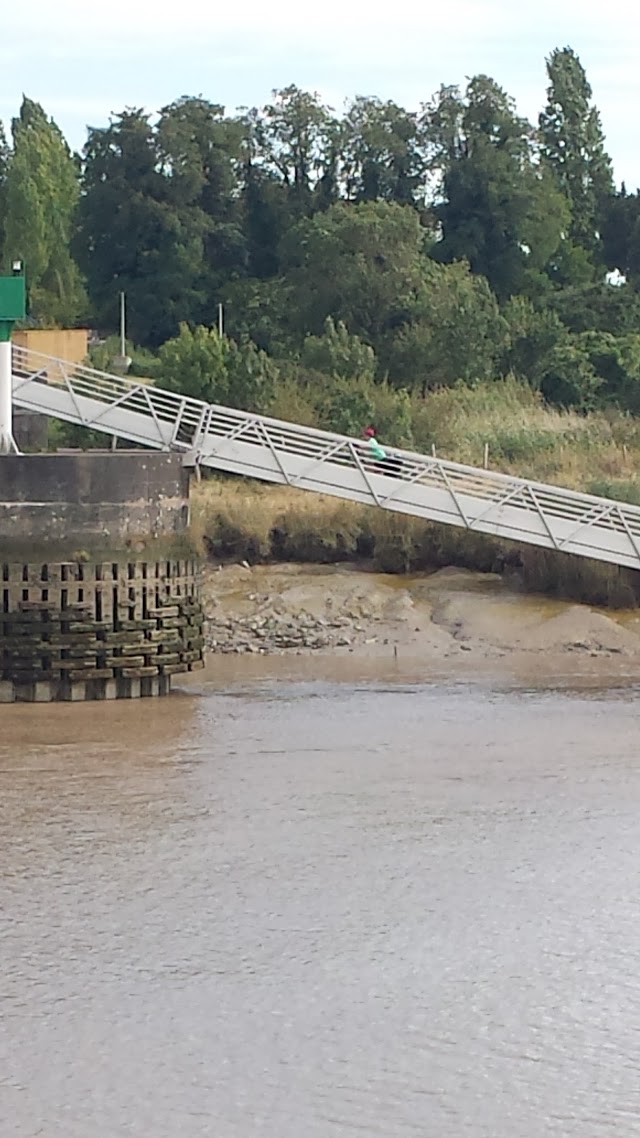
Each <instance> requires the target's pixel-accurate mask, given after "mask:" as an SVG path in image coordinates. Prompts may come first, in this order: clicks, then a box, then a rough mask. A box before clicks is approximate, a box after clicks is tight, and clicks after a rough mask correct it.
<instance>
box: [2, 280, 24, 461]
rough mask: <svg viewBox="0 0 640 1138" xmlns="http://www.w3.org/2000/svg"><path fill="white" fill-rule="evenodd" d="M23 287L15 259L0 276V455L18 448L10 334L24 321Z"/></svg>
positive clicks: (10, 452) (13, 451)
mask: <svg viewBox="0 0 640 1138" xmlns="http://www.w3.org/2000/svg"><path fill="white" fill-rule="evenodd" d="M25 314H26V290H25V283H24V276H23V273H22V262H20V261H14V264H13V272H12V275H11V276H10V277H7V276H3V277H0V454H12V453H15V452H16V451H17V449H18V448H17V446H16V444H15V442H14V438H13V395H12V379H11V370H12V369H11V336H12V334H13V326H14V324H15V323H16V320H24V317H25Z"/></svg>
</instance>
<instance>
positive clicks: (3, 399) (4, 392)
mask: <svg viewBox="0 0 640 1138" xmlns="http://www.w3.org/2000/svg"><path fill="white" fill-rule="evenodd" d="M15 449H16V444H15V443H14V441H13V399H12V395H11V340H0V454H12V453H13V452H14V451H15Z"/></svg>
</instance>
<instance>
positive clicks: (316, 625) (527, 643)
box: [204, 564, 640, 675]
mask: <svg viewBox="0 0 640 1138" xmlns="http://www.w3.org/2000/svg"><path fill="white" fill-rule="evenodd" d="M204 601H205V609H206V612H207V618H208V634H207V641H208V649H209V651H210V653H211V654H212V655H213V656H214V657H219V656H226V657H229V656H231V657H238V656H246V657H274V656H275V657H278V656H279V657H290V658H291V657H322V658H325V659H326V658H331V659H339V658H346V659H351V660H356V661H372V662H374V661H379V662H383V661H385V660H387V661H391V660H400V661H402V662H404V663H408V662H411V661H413V662H416V663H420V664H421V665H425V666H429V667H443V668H444V669H445V670H446V671H449V670H453V671H458V670H459V669H460V668H464V669H467V668H468V667H469V666H472V667H473V668H474V669H476V670H477V669H480V670H487V669H489V670H495V669H496V668H497V669H498V670H500V671H503V670H505V669H507V670H512V669H516V670H525V671H527V670H529V669H530V668H535V669H536V670H540V669H542V670H546V669H549V670H553V669H554V668H555V669H556V670H560V671H564V672H572V671H576V672H577V671H587V672H589V671H593V670H594V669H595V670H597V671H602V672H603V673H604V672H606V673H611V672H615V671H620V670H623V671H625V673H626V674H629V672H634V671H635V669H636V668H637V670H638V675H640V615H638V613H637V612H636V611H632V610H629V611H624V610H622V611H618V612H616V613H611V612H605V611H603V610H600V609H597V608H593V607H589V606H586V605H576V604H571V603H567V602H565V601H561V600H553V599H548V598H545V597H541V596H532V595H527V594H525V593H523V592H522V591H521V590H519V589H518V588H516V587H514V585H513V584H510V583H509V582H507V581H505V579H504V578H503V577H501V576H499V575H498V574H493V573H475V572H471V571H469V570H463V569H455V568H445V569H441V570H439V571H437V572H435V573H432V574H416V575H412V576H410V577H398V576H394V575H391V574H384V573H377V572H371V571H364V570H363V569H362V568H360V567H358V566H354V565H350V564H345V565H333V566H308V565H300V564H278V565H256V566H253V567H252V566H250V565H249V564H244V565H227V566H210V567H209V568H208V569H207V571H206V576H205V585H204Z"/></svg>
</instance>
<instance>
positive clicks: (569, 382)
mask: <svg viewBox="0 0 640 1138" xmlns="http://www.w3.org/2000/svg"><path fill="white" fill-rule="evenodd" d="M548 74H549V90H548V100H547V105H546V107H545V108H544V109H543V111H542V114H541V115H540V118H539V129H538V131H536V130H535V129H534V128H533V127H532V126H531V124H530V123H529V122H527V121H526V120H525V119H523V118H522V117H521V116H520V115H519V113H518V111H517V109H516V106H515V104H514V102H513V100H512V99H511V97H510V96H509V94H508V93H507V92H505V91H504V90H502V89H501V88H500V87H499V86H498V84H497V83H496V82H495V81H494V80H493V79H491V78H490V77H488V76H483V75H477V76H475V77H474V78H472V79H471V80H470V81H469V82H468V83H467V85H466V88H465V89H464V90H461V89H459V88H458V87H455V86H453V87H443V88H441V89H440V91H439V92H438V94H437V95H436V96H435V98H434V99H433V100H432V101H431V102H430V103H429V105H428V106H426V107H423V108H422V110H421V111H420V112H419V113H417V114H416V113H414V112H412V111H408V110H406V109H404V108H403V107H401V106H399V105H398V104H396V103H394V102H392V101H384V100H380V99H377V98H375V97H358V98H356V99H354V100H353V101H352V102H351V103H350V104H349V105H348V106H347V107H346V109H345V111H344V113H343V114H341V115H338V114H336V113H335V112H334V111H333V110H332V109H331V108H329V107H327V106H325V105H324V103H323V102H322V100H321V99H320V97H319V96H318V95H316V94H314V93H312V92H307V91H304V90H302V89H300V88H299V87H297V86H294V85H291V86H288V87H284V88H283V89H281V90H277V91H274V92H273V96H272V98H271V100H270V101H269V102H268V103H267V105H265V106H262V107H256V108H251V109H247V108H245V109H243V110H242V111H241V112H240V113H228V112H227V111H226V110H225V108H224V107H222V106H219V105H218V104H215V103H210V102H209V101H207V100H206V99H203V98H202V97H197V98H191V97H186V96H183V97H181V98H179V99H176V100H175V101H174V102H171V103H169V104H168V105H167V106H165V107H163V108H162V109H161V110H160V112H159V114H158V115H157V116H156V117H155V118H153V119H151V118H150V117H149V116H148V115H147V113H146V112H145V111H143V110H141V109H135V108H134V109H127V110H125V111H123V112H122V113H121V114H119V115H116V116H115V117H114V118H113V119H112V120H111V121H110V122H109V123H108V124H107V125H106V126H102V127H97V128H92V129H91V130H90V131H89V132H88V138H87V143H86V146H85V148H84V152H83V156H82V160H81V161H78V160H76V159H75V158H74V157H72V155H71V154H70V152H69V150H68V147H67V146H66V143H65V141H64V139H63V137H62V135H61V134H60V132H59V130H58V128H57V127H56V126H55V124H54V123H53V122H52V121H51V120H49V119H48V118H47V116H46V115H45V113H44V111H43V110H42V108H40V107H39V106H38V105H37V104H35V103H33V102H31V101H30V100H28V99H25V100H24V102H23V105H22V109H21V111H20V116H19V118H17V119H16V120H15V121H14V124H13V131H12V141H13V145H12V147H10V148H8V147H7V146H6V142H5V140H4V137H3V136H2V134H1V133H0V241H2V254H3V258H4V260H5V262H6V260H7V259H8V258H10V257H13V256H16V257H21V258H24V260H25V261H26V264H27V274H28V283H29V289H30V295H31V314H32V316H35V318H36V320H37V321H39V322H41V323H54V322H59V323H63V322H64V323H75V322H77V321H78V320H79V319H80V318H84V319H86V320H87V321H88V322H90V324H91V326H92V327H94V328H95V329H96V330H97V331H98V332H99V334H100V336H101V337H102V339H103V341H104V342H103V343H102V344H101V345H100V346H99V347H98V348H96V349H93V350H92V355H91V358H92V361H93V362H94V363H95V364H96V365H97V366H98V367H100V368H102V369H104V370H109V369H110V368H112V367H113V360H114V357H115V355H117V354H119V350H120V349H119V343H118V340H117V338H116V337H115V332H116V329H117V325H118V296H119V293H120V291H124V292H125V293H126V296H127V313H128V323H129V331H130V334H131V337H132V341H133V343H132V344H130V345H128V348H127V350H128V354H129V355H130V356H131V357H132V366H131V374H132V375H137V376H139V377H140V378H143V379H146V380H148V381H150V382H156V381H157V382H159V383H162V384H164V385H165V386H167V387H170V388H171V389H173V390H176V391H184V392H185V393H188V394H191V395H194V396H197V397H198V398H201V399H205V400H212V401H214V402H218V403H223V404H225V403H227V404H230V405H232V406H236V407H240V408H247V409H250V410H255V411H265V412H267V413H269V414H271V415H274V416H275V417H283V418H288V419H292V420H294V421H299V422H303V423H309V424H310V425H316V426H326V427H328V428H330V429H334V430H338V431H340V432H345V433H347V434H356V435H359V434H360V432H361V430H362V427H363V426H364V425H365V423H367V422H374V423H375V424H376V426H377V427H378V429H379V431H380V433H381V437H382V438H383V441H388V442H390V443H391V445H401V444H403V443H404V444H405V445H416V446H418V447H420V448H421V449H428V448H429V447H430V446H431V445H435V446H436V447H438V448H440V447H442V446H445V445H446V440H449V441H452V439H453V436H452V435H451V433H450V430H449V425H448V424H447V422H445V421H441V420H440V419H439V418H438V416H439V414H440V411H441V409H442V408H443V407H444V406H445V402H446V398H445V396H446V391H450V392H451V398H452V399H453V400H454V403H453V404H452V406H453V407H454V410H451V408H450V412H451V414H452V416H453V420H452V422H456V423H458V426H459V429H460V431H462V433H463V435H464V437H465V439H466V440H467V441H466V442H465V444H464V447H462V446H461V447H460V450H459V453H460V454H462V453H463V452H464V454H465V455H466V456H467V457H468V458H469V460H473V461H474V462H477V461H480V460H481V458H482V453H483V447H484V443H485V442H489V443H490V445H491V447H492V453H493V454H494V455H495V456H497V458H498V459H499V461H501V462H503V463H504V464H506V465H511V464H516V465H517V464H518V463H521V464H522V465H523V466H527V464H530V463H532V462H533V461H534V456H535V455H538V457H539V460H540V463H541V467H542V468H544V469H547V470H548V471H550V472H551V473H553V470H552V465H553V462H555V461H556V457H554V456H556V451H555V449H554V447H553V446H551V444H550V442H549V439H548V437H547V435H545V431H544V430H543V431H542V434H540V431H539V430H538V427H537V426H535V425H532V423H531V422H530V421H529V420H530V418H531V416H534V418H535V416H536V415H538V414H539V411H540V407H541V406H542V402H541V401H542V400H546V401H547V402H548V403H549V404H550V405H552V406H556V407H562V408H575V409H577V410H578V411H579V413H580V415H586V413H587V412H588V411H589V410H590V409H591V408H594V407H601V408H606V409H607V415H612V414H614V413H615V409H620V410H623V411H628V412H632V413H633V414H636V413H640V395H639V393H638V389H639V387H640V339H639V337H640V292H639V291H638V286H639V285H640V204H639V202H640V195H639V194H638V193H636V194H628V193H627V192H626V190H625V188H624V187H622V189H621V191H620V192H619V193H614V192H613V183H612V175H611V168H610V163H609V160H608V158H607V155H606V152H605V147H604V139H603V135H602V128H601V125H600V120H599V116H598V112H597V110H596V109H595V107H594V105H593V101H592V93H591V89H590V86H589V83H588V81H587V78H586V75H585V72H584V69H583V68H582V65H581V64H580V61H579V59H578V57H577V56H576V55H575V53H574V52H573V51H572V50H571V49H569V48H565V49H562V50H556V51H554V52H552V53H551V55H550V58H549V60H548ZM605 263H606V265H608V266H609V267H610V268H617V269H619V270H620V272H621V273H623V274H625V276H626V278H627V280H626V283H624V282H619V283H617V284H615V285H614V284H612V283H606V282H605V277H604V265H605ZM80 272H83V273H84V274H85V277H86V283H87V292H88V298H87V296H86V295H85V293H84V290H83V282H82V278H81V276H80ZM219 305H222V306H223V309H224V327H225V331H226V333H227V335H226V336H223V337H220V336H219V335H218V333H217V332H216V331H214V330H212V328H211V325H212V324H214V323H215V322H216V318H217V312H218V306H219ZM134 345H135V346H134ZM504 377H506V378H504ZM461 385H463V386H461ZM514 385H515V386H514ZM516 390H517V392H518V395H517V399H518V400H522V399H523V398H524V396H523V394H522V393H523V391H528V392H529V393H530V394H531V396H532V398H533V400H534V401H535V409H533V406H532V407H524V405H523V406H522V408H521V410H520V411H518V412H516V411H515V410H513V414H512V421H511V422H510V423H509V424H506V423H503V424H502V425H501V426H500V427H498V426H497V425H496V424H495V423H494V422H493V419H491V423H492V425H491V429H490V432H489V435H490V437H488V438H485V439H484V440H483V439H480V437H479V436H478V437H476V435H475V434H474V433H473V431H471V433H469V430H468V428H467V426H460V423H461V422H462V420H461V419H460V415H461V411H460V407H461V405H462V404H463V403H464V402H465V400H466V399H467V394H465V393H470V394H469V398H471V399H473V400H476V401H484V403H485V404H486V405H488V404H489V402H491V401H493V400H494V399H495V400H498V401H502V405H503V406H504V407H505V414H507V413H511V412H510V411H509V408H510V407H511V402H510V401H513V399H514V398H515V396H514V391H516ZM431 393H433V396H432V395H431ZM425 396H426V397H427V398H426V399H425ZM432 400H433V401H432ZM505 401H506V402H505ZM427 406H428V408H429V410H428V411H427V410H426V409H425V408H426V407H427ZM474 406H476V404H474ZM496 413H497V412H495V409H494V410H493V411H491V415H494V414H496ZM487 416H489V412H488V411H487ZM518 416H519V417H518ZM489 418H491V416H489ZM521 419H522V422H521V421H520V420H521ZM487 421H489V419H487ZM525 421H526V425H522V424H523V423H524V422H525ZM465 423H466V420H465ZM545 429H546V428H545ZM465 432H467V433H466V435H465ZM467 436H468V438H467ZM443 440H445V441H443ZM452 445H453V443H452ZM607 445H608V444H607ZM624 445H626V443H625V444H624ZM465 448H466V450H465Z"/></svg>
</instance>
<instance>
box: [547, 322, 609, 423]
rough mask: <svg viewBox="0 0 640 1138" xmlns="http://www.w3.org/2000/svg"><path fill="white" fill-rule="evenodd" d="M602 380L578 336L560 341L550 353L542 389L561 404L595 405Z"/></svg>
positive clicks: (548, 397)
mask: <svg viewBox="0 0 640 1138" xmlns="http://www.w3.org/2000/svg"><path fill="white" fill-rule="evenodd" d="M601 386H602V380H601V379H600V377H599V376H598V374H597V372H596V370H595V368H594V366H593V364H592V362H591V359H590V356H589V352H588V351H587V350H586V345H583V344H581V343H580V342H579V339H576V338H567V339H566V340H564V341H559V342H558V343H557V344H556V345H555V346H554V347H553V348H552V350H551V352H550V353H549V356H548V358H547V361H546V365H545V373H544V376H543V377H542V380H541V383H540V390H541V391H542V393H543V395H544V396H545V398H546V399H548V400H549V402H550V403H554V404H555V405H556V406H558V407H580V408H585V409H586V408H590V407H593V406H594V405H595V403H596V400H597V395H598V391H599V389H600V387H601Z"/></svg>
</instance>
